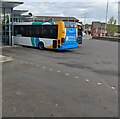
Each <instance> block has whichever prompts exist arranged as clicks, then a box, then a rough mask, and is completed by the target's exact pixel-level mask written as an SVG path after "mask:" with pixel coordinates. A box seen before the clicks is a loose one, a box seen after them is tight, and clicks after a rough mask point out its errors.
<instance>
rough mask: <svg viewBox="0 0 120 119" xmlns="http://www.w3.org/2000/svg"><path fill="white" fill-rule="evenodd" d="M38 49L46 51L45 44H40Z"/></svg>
mask: <svg viewBox="0 0 120 119" xmlns="http://www.w3.org/2000/svg"><path fill="white" fill-rule="evenodd" d="M38 48H39V49H40V50H43V49H44V43H43V42H39V44H38Z"/></svg>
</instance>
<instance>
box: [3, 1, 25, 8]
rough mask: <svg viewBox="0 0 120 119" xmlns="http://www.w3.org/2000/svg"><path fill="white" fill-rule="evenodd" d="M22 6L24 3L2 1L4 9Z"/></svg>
mask: <svg viewBox="0 0 120 119" xmlns="http://www.w3.org/2000/svg"><path fill="white" fill-rule="evenodd" d="M20 4H23V2H13V1H2V4H1V5H2V7H4V8H14V7H16V6H18V5H20Z"/></svg>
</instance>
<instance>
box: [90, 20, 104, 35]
mask: <svg viewBox="0 0 120 119" xmlns="http://www.w3.org/2000/svg"><path fill="white" fill-rule="evenodd" d="M105 25H106V23H103V22H98V21H96V22H92V26H91V31H92V35H93V36H105V34H106V31H105Z"/></svg>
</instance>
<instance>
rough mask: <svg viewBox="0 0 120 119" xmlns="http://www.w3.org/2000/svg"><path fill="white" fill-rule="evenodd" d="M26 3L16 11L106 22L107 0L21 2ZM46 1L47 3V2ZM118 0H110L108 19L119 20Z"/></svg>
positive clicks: (40, 0)
mask: <svg viewBox="0 0 120 119" xmlns="http://www.w3.org/2000/svg"><path fill="white" fill-rule="evenodd" d="M21 1H23V2H24V4H23V5H20V6H18V7H16V8H15V9H25V10H29V12H32V13H33V15H35V16H46V15H48V16H50V15H52V16H70V17H76V18H78V19H80V20H81V21H84V20H86V22H88V23H91V22H92V20H99V21H105V16H106V5H107V0H101V2H96V0H89V2H88V1H87V0H84V2H83V1H82V0H79V2H78V1H77V0H74V2H70V1H71V0H69V2H63V0H61V1H62V2H55V0H51V1H49V2H47V0H44V2H42V0H36V1H35V2H34V0H29V1H28V0H21ZM45 1H46V2H45ZM117 2H118V1H117V0H109V9H108V19H109V18H110V17H111V16H114V17H115V19H117V18H118V16H117V11H118V5H117Z"/></svg>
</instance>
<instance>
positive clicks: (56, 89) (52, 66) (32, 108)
mask: <svg viewBox="0 0 120 119" xmlns="http://www.w3.org/2000/svg"><path fill="white" fill-rule="evenodd" d="M2 54H3V55H4V56H8V57H12V58H13V60H11V61H9V62H4V63H3V65H2V87H3V88H2V90H3V91H2V92H3V93H2V115H3V117H117V116H118V43H117V42H109V41H99V40H90V39H84V41H83V44H82V45H80V46H79V48H77V49H70V50H67V51H54V50H38V49H36V48H30V47H13V48H4V49H3V52H2Z"/></svg>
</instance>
